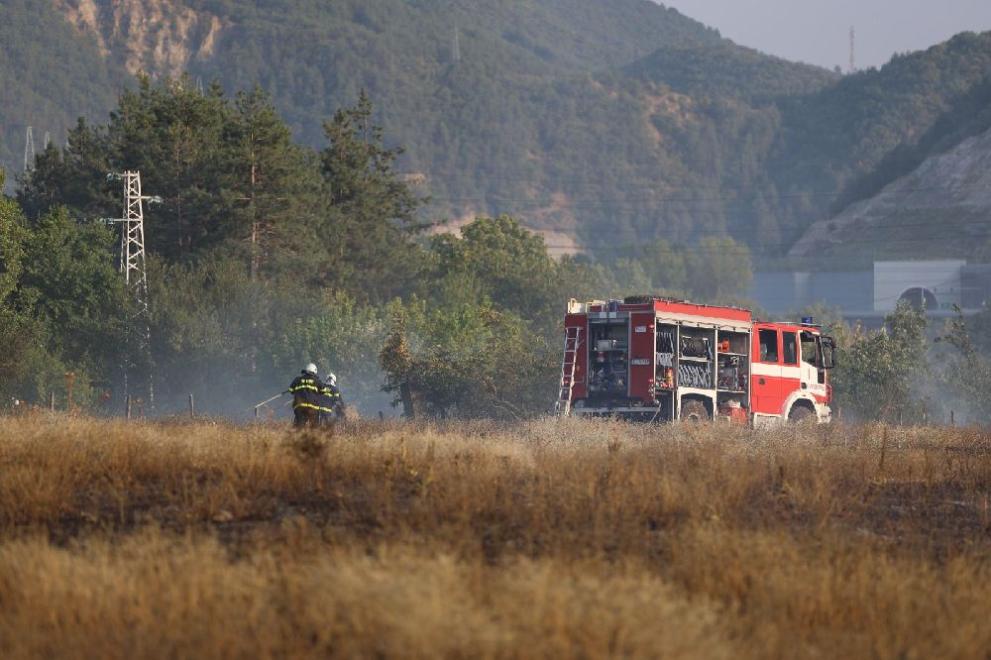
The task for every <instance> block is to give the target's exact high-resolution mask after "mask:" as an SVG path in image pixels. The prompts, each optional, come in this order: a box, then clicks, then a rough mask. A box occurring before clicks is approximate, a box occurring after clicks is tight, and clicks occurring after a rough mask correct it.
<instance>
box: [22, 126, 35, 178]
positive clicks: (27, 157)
mask: <svg viewBox="0 0 991 660" xmlns="http://www.w3.org/2000/svg"><path fill="white" fill-rule="evenodd" d="M32 167H34V129H33V128H32V127H30V126H28V130H27V132H26V133H25V134H24V171H25V172H27V171H28V170H29V169H31V168H32Z"/></svg>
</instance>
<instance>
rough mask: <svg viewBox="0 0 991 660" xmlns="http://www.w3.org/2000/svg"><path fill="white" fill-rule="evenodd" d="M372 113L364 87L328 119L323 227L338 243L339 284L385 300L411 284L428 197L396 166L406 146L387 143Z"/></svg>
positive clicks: (328, 241) (327, 236)
mask: <svg viewBox="0 0 991 660" xmlns="http://www.w3.org/2000/svg"><path fill="white" fill-rule="evenodd" d="M372 112H373V110H372V103H371V101H370V100H369V98H368V96H367V95H366V94H365V93H364V92H362V93H361V95H360V96H359V98H358V102H357V104H356V105H355V106H354V107H351V108H345V109H342V110H339V111H338V112H336V113H335V114H334V116H333V117H332V118H331V119H330V120H329V121H327V122H326V123H325V124H324V134H325V135H326V137H327V141H328V145H327V147H326V148H325V149H324V150H323V151H322V153H321V163H322V166H323V176H324V180H325V182H326V184H327V191H328V196H329V202H330V205H331V214H330V217H329V222H328V223H326V225H325V226H324V228H323V230H322V231H323V235H324V237H325V241H326V244H328V245H332V246H334V248H335V249H334V254H333V256H334V261H335V267H336V272H335V273H334V275H335V276H336V279H337V282H336V284H338V285H339V286H341V287H342V288H345V289H349V290H352V291H355V292H356V293H357V294H358V295H361V296H363V297H367V298H370V299H383V298H388V297H390V296H392V295H395V294H397V293H400V292H402V291H404V290H407V289H408V287H409V285H408V283H407V282H406V281H405V280H406V279H407V278H408V277H409V276H410V275H411V274H412V273H413V272H414V270H415V268H416V267H417V261H418V254H417V252H416V250H415V249H414V246H413V244H412V241H411V237H412V235H413V234H414V233H415V232H416V231H418V230H420V229H423V228H424V225H422V224H419V223H418V221H417V217H416V212H417V209H418V208H419V207H420V206H421V204H422V203H423V202H424V200H423V199H422V198H420V197H418V196H417V195H416V194H415V193H414V192H413V190H412V189H411V188H410V186H409V185H408V184H407V183H406V182H405V181H404V180H402V179H401V178H400V176H399V175H398V174H397V173H396V172H395V170H394V165H395V161H396V159H397V158H398V157H399V156H400V155H401V154H402V153H403V150H402V149H401V148H394V149H389V148H386V147H385V145H384V139H383V130H382V128H381V127H380V126H378V125H376V124H375V123H374V122H373V121H372Z"/></svg>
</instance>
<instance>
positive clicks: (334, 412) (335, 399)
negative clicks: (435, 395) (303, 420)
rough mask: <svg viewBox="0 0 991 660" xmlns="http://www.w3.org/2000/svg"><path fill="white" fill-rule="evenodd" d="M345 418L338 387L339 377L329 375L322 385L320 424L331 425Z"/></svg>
mask: <svg viewBox="0 0 991 660" xmlns="http://www.w3.org/2000/svg"><path fill="white" fill-rule="evenodd" d="M343 417H344V402H343V400H342V399H341V390H340V389H339V388H338V387H337V376H335V375H334V374H332V373H331V374H329V375H328V376H327V380H325V381H324V382H323V383H321V384H320V423H321V424H331V423H333V422H334V421H336V420H339V419H343Z"/></svg>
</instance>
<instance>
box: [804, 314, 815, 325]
mask: <svg viewBox="0 0 991 660" xmlns="http://www.w3.org/2000/svg"><path fill="white" fill-rule="evenodd" d="M815 324H816V320H815V317H814V316H803V317H802V325H815Z"/></svg>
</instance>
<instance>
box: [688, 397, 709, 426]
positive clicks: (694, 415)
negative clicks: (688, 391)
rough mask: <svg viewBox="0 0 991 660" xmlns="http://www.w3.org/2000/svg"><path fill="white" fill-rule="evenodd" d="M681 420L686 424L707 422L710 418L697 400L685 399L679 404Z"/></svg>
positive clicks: (707, 410) (707, 411) (703, 405)
mask: <svg viewBox="0 0 991 660" xmlns="http://www.w3.org/2000/svg"><path fill="white" fill-rule="evenodd" d="M681 419H683V420H684V421H687V422H707V421H709V420H710V419H711V416H710V415H709V409H708V408H706V407H705V404H704V403H702V402H701V401H699V400H698V399H687V400H685V401H683V402H682V404H681Z"/></svg>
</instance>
